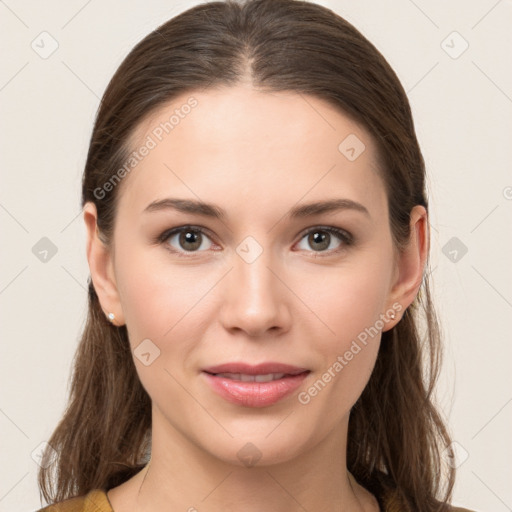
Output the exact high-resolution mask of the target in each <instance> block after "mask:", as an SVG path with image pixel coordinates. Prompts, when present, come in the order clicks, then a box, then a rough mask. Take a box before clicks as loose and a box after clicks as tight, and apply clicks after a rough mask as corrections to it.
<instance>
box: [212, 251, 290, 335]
mask: <svg viewBox="0 0 512 512" xmlns="http://www.w3.org/2000/svg"><path fill="white" fill-rule="evenodd" d="M283 274H284V271H283V270H282V268H281V267H280V266H279V265H278V264H277V262H276V261H275V260H274V261H272V257H271V255H270V251H268V252H267V251H263V252H262V253H261V254H260V255H259V256H258V257H257V258H256V259H255V260H254V261H251V260H246V259H244V258H243V257H241V256H240V255H239V254H237V253H235V254H233V268H232V270H231V272H229V273H228V275H227V276H226V277H225V279H223V290H222V292H223V300H222V306H221V315H220V318H221V322H222V324H223V326H224V328H225V329H226V330H228V331H232V332H236V331H243V332H245V333H246V334H247V335H248V336H251V337H268V336H270V335H272V336H275V335H276V334H279V333H281V332H284V331H287V330H288V329H289V327H290V324H291V313H290V300H291V296H292V295H293V294H292V293H291V292H290V291H289V290H288V288H287V287H286V285H285V284H284V283H285V282H286V278H285V276H284V275H283Z"/></svg>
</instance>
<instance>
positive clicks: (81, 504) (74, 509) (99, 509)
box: [38, 489, 113, 512]
mask: <svg viewBox="0 0 512 512" xmlns="http://www.w3.org/2000/svg"><path fill="white" fill-rule="evenodd" d="M38 512H113V510H112V506H111V505H110V502H109V501H108V497H107V493H106V492H105V491H103V490H102V489H93V490H92V491H89V492H88V493H87V494H85V495H84V496H78V497H76V498H69V499H67V500H64V501H61V502H59V503H55V504H54V505H48V506H47V507H44V508H42V509H40V510H39V511H38Z"/></svg>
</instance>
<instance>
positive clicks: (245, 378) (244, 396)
mask: <svg viewBox="0 0 512 512" xmlns="http://www.w3.org/2000/svg"><path fill="white" fill-rule="evenodd" d="M309 373H310V370H308V369H306V368H299V367H297V366H290V365H285V364H281V363H262V364H260V365H256V366H251V365H248V364H245V363H227V364H223V365H218V366H214V367H209V368H206V369H204V370H203V371H202V375H204V377H205V378H206V382H207V383H208V384H209V386H210V388H211V389H212V390H213V391H214V392H215V393H216V394H218V395H220V396H221V397H222V398H224V399H225V400H227V401H228V402H231V403H234V404H237V405H241V406H244V407H267V406H269V405H273V404H275V403H276V402H278V401H280V400H281V399H283V398H285V397H286V396H288V395H289V394H291V393H292V392H293V391H295V390H296V389H297V388H298V387H299V386H300V385H301V384H302V382H303V381H304V379H305V378H306V377H307V375H308V374H309Z"/></svg>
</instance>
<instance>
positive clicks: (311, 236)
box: [301, 227, 352, 252]
mask: <svg viewBox="0 0 512 512" xmlns="http://www.w3.org/2000/svg"><path fill="white" fill-rule="evenodd" d="M333 235H334V236H335V237H336V238H338V239H339V240H341V242H342V243H340V244H339V245H338V247H334V248H333V247H331V242H332V241H333ZM304 239H306V242H307V243H308V244H309V245H310V247H315V246H316V248H315V249H314V251H313V252H331V251H336V250H339V249H340V248H342V247H343V246H344V245H345V246H347V245H351V244H352V236H351V235H350V234H349V233H348V232H346V231H344V230H342V229H338V228H332V227H325V228H322V227H318V228H313V229H310V230H309V231H308V232H307V233H305V234H304V235H303V237H302V239H301V240H304ZM340 246H341V247H340ZM326 249H329V250H326ZM306 250H307V249H306Z"/></svg>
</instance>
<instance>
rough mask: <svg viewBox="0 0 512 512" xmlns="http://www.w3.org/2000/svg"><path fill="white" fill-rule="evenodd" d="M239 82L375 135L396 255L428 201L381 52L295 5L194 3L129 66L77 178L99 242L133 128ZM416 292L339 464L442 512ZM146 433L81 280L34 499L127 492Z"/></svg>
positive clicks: (425, 338) (122, 342) (427, 305)
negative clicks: (78, 324) (85, 303)
mask: <svg viewBox="0 0 512 512" xmlns="http://www.w3.org/2000/svg"><path fill="white" fill-rule="evenodd" d="M246 80H250V81H251V83H252V85H253V86H254V87H257V88H258V89H260V90H262V91H294V92H297V93H303V94H309V95H314V96H316V97H318V98H320V99H322V100H325V101H327V102H329V103H330V104H332V105H335V106H336V108H338V109H339V110H340V111H342V112H343V113H345V114H346V115H349V116H350V117H352V118H353V119H355V120H357V121H358V122H359V123H360V124H361V125H362V126H364V127H365V128H366V129H367V130H368V131H369V132H370V133H371V135H372V136H373V137H374V140H375V142H376V144H377V147H378V150H379V154H380V163H381V172H382V174H383V178H384V182H385V187H386V192H387V197H388V207H389V217H390V229H391V233H392V236H393V240H394V243H395V246H396V247H397V248H398V249H399V248H401V247H403V245H404V244H406V243H407V241H408V238H409V220H410V212H411V209H412V208H413V207H414V206H415V205H423V206H425V208H427V206H428V205H427V198H426V192H425V165H424V161H423V157H422V154H421V151H420V148H419V145H418V141H417V139H416V134H415V130H414V125H413V120H412V116H411V110H410V106H409V102H408V99H407V96H406V94H405V92H404V90H403V88H402V86H401V84H400V82H399V80H398V78H397V76H396V75H395V73H394V72H393V70H392V69H391V67H390V66H389V64H388V63H387V62H386V60H385V59H384V58H383V56H382V55H381V54H380V53H379V52H378V50H377V49H376V48H375V47H374V46H373V45H372V44H371V43H370V42H369V41H368V40H367V39H366V38H365V37H364V36H363V35H361V33H360V32H358V31H357V30H356V29H355V28H354V27H353V26H352V25H351V24H349V23H348V22H347V21H345V20H344V19H343V18H341V17H340V16H338V15H337V14H335V13H334V12H332V11H331V10H329V9H327V8H325V7H322V6H320V5H317V4H313V3H309V2H305V1H295V0H249V1H247V2H244V3H241V2H236V1H233V0H228V1H226V2H209V3H205V4H201V5H198V6H196V7H193V8H191V9H189V10H187V11H185V12H183V13H181V14H180V15H178V16H177V17H175V18H173V19H171V20H170V21H168V22H166V23H165V24H163V25H161V26H160V27H159V28H158V29H156V30H154V31H153V32H152V33H151V34H149V35H148V36H147V37H145V38H144V39H143V40H142V41H141V42H139V43H138V44H137V45H136V46H135V48H134V49H133V50H132V51H131V52H130V53H129V55H128V56H127V57H126V58H125V60H124V61H123V62H122V64H121V65H120V67H119V69H118V70H117V71H116V73H115V75H114V76H113V78H112V80H111V81H110V83H109V85H108V87H107V90H106V91H105V94H104V96H103V98H102V101H101V105H100V107H99V110H98V113H97V117H96V121H95V125H94V130H93V133H92V137H91V141H90V147H89V152H88V155H87V162H86V165H85V171H84V176H83V189H82V206H83V205H85V203H86V202H88V201H92V202H93V203H95V204H96V208H97V212H98V228H99V231H100V233H101V235H102V237H103V239H104V240H105V243H107V244H109V243H110V241H111V239H112V233H113V229H114V220H115V212H116V199H117V197H118V196H119V189H120V188H121V187H120V186H118V187H112V190H111V191H109V193H108V194H105V195H104V197H103V195H102V197H101V198H99V197H98V194H97V190H98V189H99V188H101V187H103V185H104V184H105V183H106V182H108V181H109V180H110V179H112V177H113V176H114V175H115V173H116V172H118V171H119V169H120V168H122V167H123V165H124V163H125V162H126V160H127V158H128V155H129V153H130V151H132V150H133V148H130V137H131V136H132V135H133V133H134V130H135V129H136V128H137V126H140V123H141V122H142V121H143V120H145V119H147V118H148V117H149V116H150V115H151V114H152V113H154V112H155V111H156V110H157V109H158V108H159V107H162V106H163V105H164V104H166V103H168V102H169V101H170V100H172V99H173V98H175V97H176V96H178V95H180V94H183V93H186V92H191V91H194V90H207V89H208V88H211V87H218V86H230V85H236V84H238V83H240V82H242V81H246ZM95 191H96V193H95ZM427 267H428V262H427ZM420 291H421V293H420V294H419V296H418V297H417V298H416V299H415V301H414V303H413V304H412V306H411V307H409V308H408V309H407V310H406V311H405V313H404V315H403V318H402V319H401V320H400V322H399V323H398V324H397V325H396V326H395V327H393V328H392V329H391V330H389V331H387V332H385V333H383V335H382V343H381V347H380V351H379V354H378V357H377V362H376V365H375V368H374V370H373V373H372V375H371V377H370V380H369V382H368V385H367V386H366V388H365V389H364V391H363V393H362V395H361V396H360V398H359V399H358V401H357V403H356V404H355V406H354V407H353V409H352V411H351V414H350V420H349V432H348V445H347V467H348V469H349V471H351V472H352V474H353V475H354V476H355V478H356V479H357V480H358V481H359V482H360V483H361V484H362V485H363V486H365V487H367V488H368V489H369V490H375V489H377V487H375V485H376V484H375V482H376V481H379V482H387V483H388V485H391V486H392V487H393V488H395V489H396V492H397V493H398V494H399V496H400V497H401V499H402V500H403V501H404V502H405V503H407V504H408V505H409V506H410V507H411V509H412V510H416V511H434V510H438V511H441V510H445V509H446V504H447V503H448V502H449V499H450V496H451V493H452V487H453V483H454V476H455V471H454V469H453V468H451V467H446V468H443V467H442V464H441V463H442V457H441V451H442V450H444V449H445V448H446V447H447V446H448V445H449V444H450V437H449V435H448V433H447V430H446V427H445V425H444V423H443V420H442V418H441V417H440V415H439V413H438V411H437V410H436V408H435V406H434V403H433V389H434V383H435V381H436V379H437V376H438V372H439V364H440V354H441V345H440V334H439V327H438V323H437V320H436V316H435V311H434V308H433V304H432V302H431V298H430V292H429V282H428V273H427V272H425V273H424V278H423V282H422V286H421V289H420ZM422 319H423V320H424V325H425V327H424V329H425V332H424V334H423V335H422V336H420V333H419V332H418V322H419V321H421V320H422ZM150 435H151V402H150V398H149V396H148V395H147V393H146V391H145V390H144V389H143V387H142V385H141V383H140V381H139V379H138V376H137V373H136V369H135V366H134V362H133V359H132V355H131V351H130V345H129V341H128V335H127V330H126V327H125V326H122V327H115V326H113V325H111V324H109V323H108V321H107V320H106V319H105V315H104V313H103V311H102V308H101V306H100V304H99V301H98V297H97V295H96V292H95V290H94V287H93V284H92V282H91V280H89V309H88V317H87V321H86V325H85V328H84V332H83V335H82V338H81V342H80V344H79V347H78V350H77V353H76V356H75V361H74V373H73V377H72V382H71V390H70V399H69V405H68V407H67V410H66V411H65V414H64V416H63V419H62V420H61V422H60V423H59V425H58V426H57V428H56V430H55V432H54V433H53V435H52V436H51V438H50V439H49V444H50V445H51V446H52V447H53V448H54V449H55V450H56V452H57V454H58V457H57V460H56V461H55V462H54V463H53V464H51V465H50V466H49V467H48V468H47V469H44V468H42V469H41V471H40V474H39V485H40V488H41V493H42V495H43V496H44V498H45V499H46V500H47V501H48V502H55V501H61V500H63V499H65V498H68V497H71V496H77V495H82V494H85V493H87V492H88V491H89V490H91V489H94V488H102V489H110V488H112V487H115V486H117V485H119V484H121V483H122V482H124V481H126V480H127V479H128V478H130V477H131V476H133V475H134V474H135V473H137V472H138V471H139V470H140V469H142V467H143V465H144V463H145V462H146V461H147V451H148V449H149V446H150ZM50 451H51V450H48V451H47V453H46V454H45V457H46V459H45V458H43V463H44V461H45V460H49V457H50V455H51V454H50ZM443 482H445V483H446V485H443Z"/></svg>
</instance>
